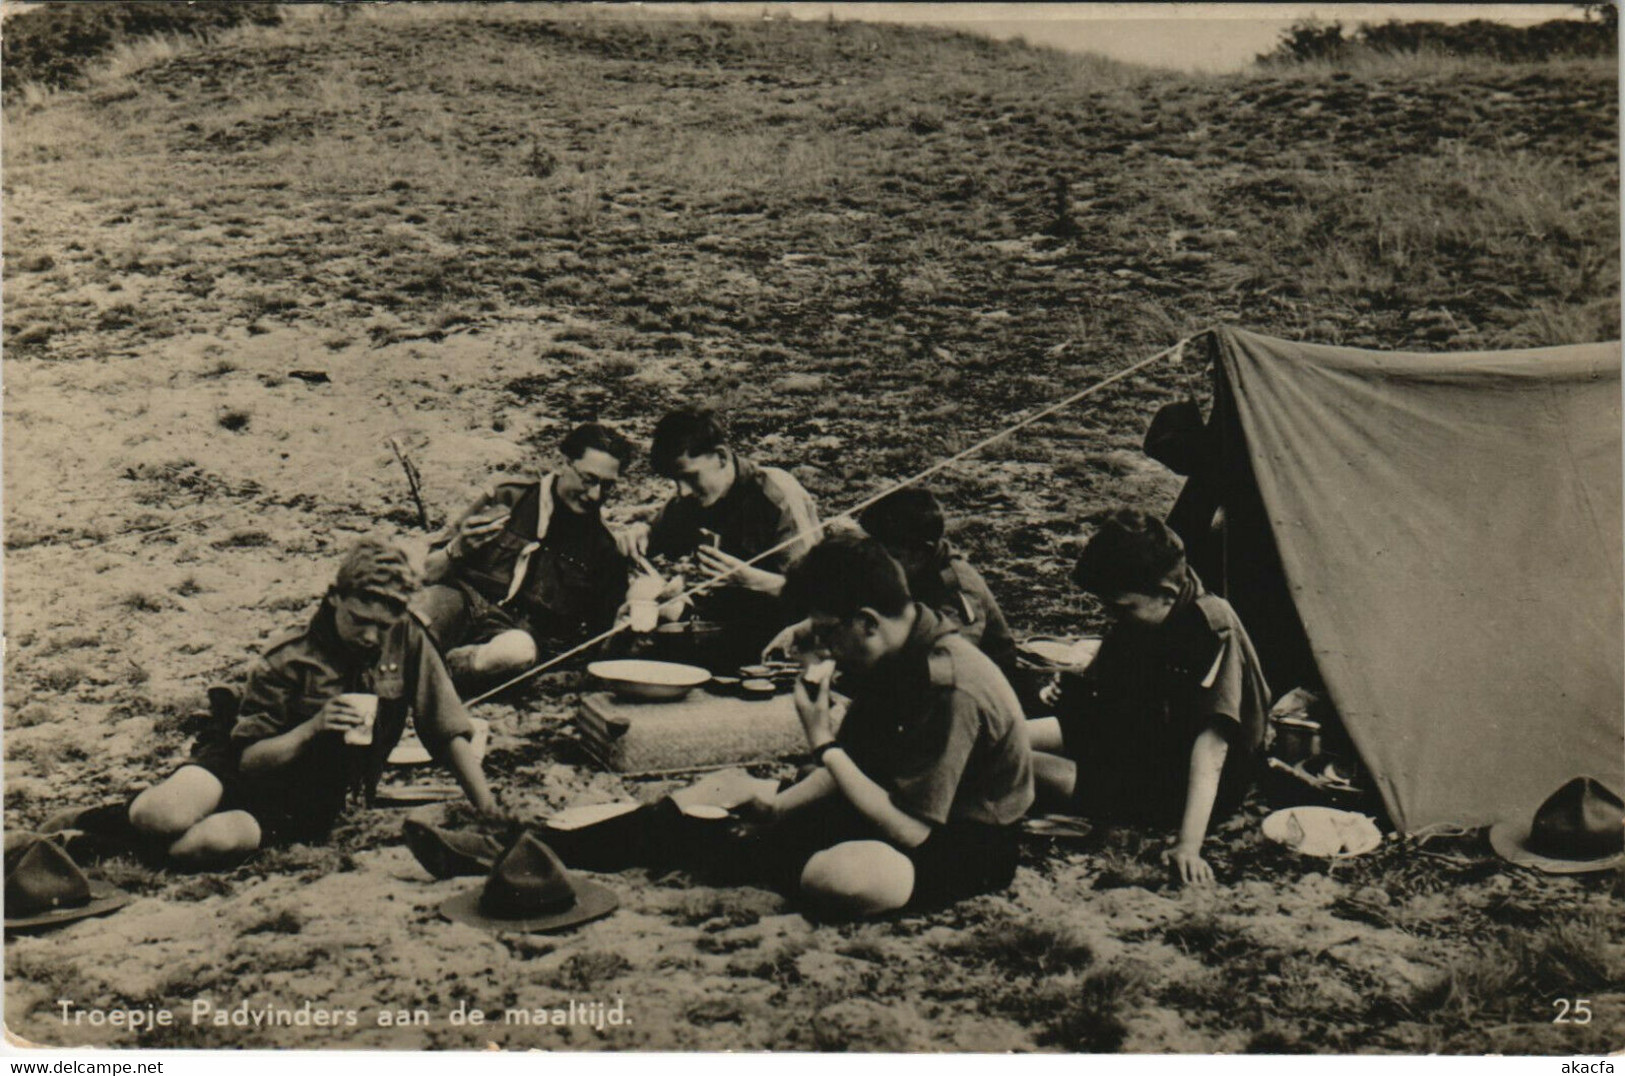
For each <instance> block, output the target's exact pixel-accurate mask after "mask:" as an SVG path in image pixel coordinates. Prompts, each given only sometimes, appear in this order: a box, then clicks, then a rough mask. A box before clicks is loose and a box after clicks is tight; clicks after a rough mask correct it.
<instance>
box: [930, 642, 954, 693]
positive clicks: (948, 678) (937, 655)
mask: <svg viewBox="0 0 1625 1076" xmlns="http://www.w3.org/2000/svg"><path fill="white" fill-rule="evenodd" d="M926 668H927V669H928V670H929V671H930V676H931V686H932V687H953V686H954V685H955V684H956V683H958V677H957V676H956V675H955V673H954V655H953V651H952V650H951V649H949V647H948V646H947V644H946V643H944V642H941V641H939V642H937V644H936V645H934V646H933V647H931V653H930V655H929V656H928V657H927V658H926Z"/></svg>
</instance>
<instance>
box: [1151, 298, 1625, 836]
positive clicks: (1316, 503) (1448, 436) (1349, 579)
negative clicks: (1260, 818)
mask: <svg viewBox="0 0 1625 1076" xmlns="http://www.w3.org/2000/svg"><path fill="white" fill-rule="evenodd" d="M1210 339H1211V340H1212V342H1213V351H1214V355H1213V360H1214V363H1213V376H1214V381H1215V392H1214V404H1213V409H1212V412H1211V414H1210V416H1209V417H1208V418H1207V420H1206V423H1205V426H1204V427H1202V428H1201V430H1200V432H1199V437H1200V438H1201V439H1202V445H1201V449H1200V450H1199V451H1197V452H1195V453H1191V454H1190V458H1191V459H1192V460H1193V461H1194V463H1193V465H1192V466H1190V467H1189V472H1190V474H1191V477H1190V479H1189V480H1188V481H1187V482H1186V485H1185V488H1184V491H1183V492H1182V494H1181V496H1180V499H1179V502H1178V503H1177V504H1176V505H1175V508H1174V511H1173V514H1172V516H1171V517H1170V523H1171V524H1172V525H1173V526H1174V528H1175V529H1176V530H1178V531H1179V532H1180V533H1181V534H1182V535H1183V536H1184V538H1185V540H1186V542H1187V546H1188V548H1189V549H1190V553H1191V559H1192V562H1193V563H1194V564H1195V565H1196V567H1197V569H1198V571H1200V572H1201V573H1202V574H1203V577H1204V579H1206V580H1207V581H1208V583H1209V585H1210V586H1212V587H1213V588H1214V589H1215V590H1217V591H1219V592H1220V593H1224V594H1225V595H1226V596H1227V597H1229V599H1230V600H1231V602H1232V603H1233V604H1234V605H1235V606H1236V608H1237V610H1238V612H1239V613H1240V614H1241V617H1242V619H1243V621H1244V622H1245V623H1247V625H1248V627H1249V630H1250V632H1251V634H1252V635H1253V637H1254V641H1255V642H1256V643H1257V645H1258V648H1259V651H1260V654H1261V656H1262V660H1263V662H1264V666H1265V672H1266V674H1267V675H1268V676H1269V678H1270V682H1271V686H1272V688H1274V689H1275V690H1276V691H1277V692H1281V691H1284V690H1286V689H1288V688H1291V687H1293V686H1296V685H1298V684H1303V683H1307V682H1313V681H1318V685H1319V686H1322V687H1323V688H1324V690H1325V691H1326V693H1327V694H1328V695H1329V697H1330V700H1331V702H1332V703H1333V705H1334V706H1335V708H1336V710H1337V712H1338V715H1339V716H1340V718H1341V720H1342V723H1343V725H1344V727H1345V729H1346V731H1347V733H1348V735H1349V738H1350V739H1351V740H1352V742H1353V744H1354V746H1355V748H1356V749H1357V750H1358V752H1359V754H1360V756H1361V759H1362V761H1363V762H1364V763H1365V765H1366V767H1367V769H1368V770H1369V771H1370V775H1371V778H1372V780H1373V782H1374V783H1375V785H1376V787H1377V790H1378V791H1379V792H1380V793H1381V795H1382V799H1383V802H1384V804H1385V805H1386V807H1387V810H1388V814H1389V817H1390V819H1391V820H1392V821H1393V822H1394V824H1395V825H1396V826H1397V827H1398V828H1399V829H1401V830H1402V831H1406V832H1413V831H1415V830H1417V829H1420V828H1421V827H1424V826H1427V825H1430V824H1432V823H1456V824H1462V825H1483V824H1488V823H1492V822H1495V821H1499V820H1501V819H1516V818H1524V819H1527V818H1528V817H1529V816H1530V815H1531V814H1532V812H1533V810H1534V808H1535V807H1536V806H1537V805H1538V804H1539V803H1540V801H1541V800H1543V799H1544V798H1545V797H1546V796H1547V795H1548V794H1550V793H1551V792H1552V791H1554V790H1555V789H1556V788H1557V787H1558V786H1559V785H1561V784H1562V783H1563V782H1564V781H1566V780H1568V779H1569V778H1571V777H1574V776H1576V775H1581V774H1588V775H1591V776H1594V777H1596V778H1598V779H1599V780H1601V781H1602V782H1603V783H1605V784H1607V785H1609V786H1610V787H1612V788H1614V789H1621V788H1622V786H1625V688H1622V683H1625V671H1622V666H1625V660H1622V658H1625V638H1622V626H1621V625H1622V584H1621V562H1622V556H1625V553H1622V549H1625V547H1622V540H1621V473H1620V472H1621V438H1620V346H1619V344H1618V343H1609V344H1593V345H1583V346H1573V347H1556V348H1541V349H1531V350H1524V351H1506V352H1478V353H1454V354H1443V355H1428V354H1412V353H1387V352H1375V351H1362V350H1356V349H1352V348H1341V347H1325V346H1318V345H1313V344H1299V343H1292V342H1289V341H1286V340H1277V339H1272V338H1270V337H1266V336H1259V335H1256V334H1253V333H1248V332H1242V331H1237V330H1230V329H1226V330H1222V331H1219V332H1217V333H1215V334H1212V335H1211V336H1210ZM1148 448H1149V445H1148ZM1153 454H1155V453H1153ZM1159 458H1160V457H1159Z"/></svg>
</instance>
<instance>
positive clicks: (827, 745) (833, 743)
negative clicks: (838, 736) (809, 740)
mask: <svg viewBox="0 0 1625 1076" xmlns="http://www.w3.org/2000/svg"><path fill="white" fill-rule="evenodd" d="M839 746H841V742H840V741H839V740H828V741H826V742H824V743H821V744H819V745H818V746H817V747H815V748H813V749H812V760H813V761H814V762H815V763H817V764H818V765H820V766H822V765H823V764H824V756H825V755H827V754H829V753H830V752H831V751H833V750H834V749H835V748H837V747H839Z"/></svg>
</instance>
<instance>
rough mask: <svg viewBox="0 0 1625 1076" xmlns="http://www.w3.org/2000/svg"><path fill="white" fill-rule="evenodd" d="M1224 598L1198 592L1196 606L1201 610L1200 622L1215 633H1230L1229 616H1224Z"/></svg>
mask: <svg viewBox="0 0 1625 1076" xmlns="http://www.w3.org/2000/svg"><path fill="white" fill-rule="evenodd" d="M1225 604H1226V603H1225V600H1224V599H1223V598H1221V597H1219V596H1218V595H1217V594H1199V595H1197V598H1196V608H1198V609H1200V610H1201V612H1202V622H1203V623H1204V624H1206V625H1207V627H1208V630H1209V631H1211V632H1213V634H1215V635H1228V634H1230V618H1229V617H1227V616H1225Z"/></svg>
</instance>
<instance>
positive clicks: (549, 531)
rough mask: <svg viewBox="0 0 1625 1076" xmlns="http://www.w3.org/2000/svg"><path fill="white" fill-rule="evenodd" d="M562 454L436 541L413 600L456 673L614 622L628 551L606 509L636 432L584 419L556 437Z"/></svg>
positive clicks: (463, 676) (498, 491) (500, 486)
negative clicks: (629, 434)
mask: <svg viewBox="0 0 1625 1076" xmlns="http://www.w3.org/2000/svg"><path fill="white" fill-rule="evenodd" d="M559 451H560V453H561V454H562V455H563V457H564V466H562V467H560V468H558V469H557V470H555V471H551V472H549V473H547V474H544V475H543V476H542V477H541V478H539V479H523V480H519V479H516V480H510V481H499V482H497V483H496V484H495V485H494V486H492V487H491V488H490V489H489V490H487V491H485V492H484V493H482V494H481V495H480V496H479V497H478V498H476V499H475V501H474V502H473V503H472V504H471V505H470V506H469V507H468V509H467V510H466V511H464V512H463V514H462V515H461V516H459V517H458V518H457V520H456V522H454V523H453V524H452V525H451V526H449V527H447V528H446V530H445V531H443V532H442V533H441V534H439V535H438V536H437V537H435V539H434V540H433V541H432V542H431V543H430V547H429V548H430V552H429V556H428V559H427V561H426V562H425V564H424V575H425V577H426V578H427V581H428V582H429V583H431V584H433V585H431V586H428V587H426V588H424V590H423V591H422V592H421V593H420V594H419V595H418V596H417V598H416V599H415V600H414V602H413V609H414V611H416V612H417V613H418V614H419V615H420V616H422V617H423V619H424V620H425V622H426V623H427V624H428V625H429V630H430V631H431V632H432V633H433V634H434V637H435V639H436V640H437V641H438V642H439V644H440V645H441V647H443V648H444V649H445V651H446V665H447V667H449V668H450V669H451V672H452V675H453V676H454V677H455V678H456V679H457V680H458V682H460V683H467V682H472V681H477V680H483V679H490V678H493V677H498V676H503V675H506V674H509V673H513V672H518V671H520V670H523V669H528V668H529V667H530V666H532V665H534V664H535V663H536V659H537V655H538V652H539V651H540V650H542V649H544V648H545V649H559V650H563V649H568V648H569V647H571V646H574V645H575V644H576V643H579V642H581V641H582V640H583V639H586V638H590V637H591V636H593V635H596V634H598V633H599V632H601V631H603V630H604V629H605V628H608V627H609V626H610V624H611V623H612V622H613V620H614V616H615V610H616V607H617V606H618V605H619V604H620V601H621V598H622V597H623V596H624V594H625V591H626V571H627V562H626V559H625V557H624V556H623V555H622V553H621V550H620V549H619V548H618V546H617V539H616V538H615V537H613V536H612V535H611V534H610V532H609V530H608V528H607V527H605V525H604V521H603V517H602V515H601V512H602V509H603V505H604V502H605V500H607V499H608V497H609V496H610V494H611V493H612V492H613V491H614V489H615V483H616V481H617V480H618V479H619V478H620V476H621V471H622V469H623V468H625V467H626V466H627V465H628V464H629V463H630V462H631V461H632V457H633V449H632V444H631V442H630V441H628V440H627V439H626V438H625V437H623V436H621V435H620V434H619V433H617V432H616V431H614V430H612V429H610V428H609V427H607V426H601V425H599V424H597V423H588V424H586V425H584V426H579V427H577V428H576V429H574V430H572V431H571V432H570V433H569V435H568V436H566V437H565V438H564V441H563V442H562V443H561V444H560V445H559Z"/></svg>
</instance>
